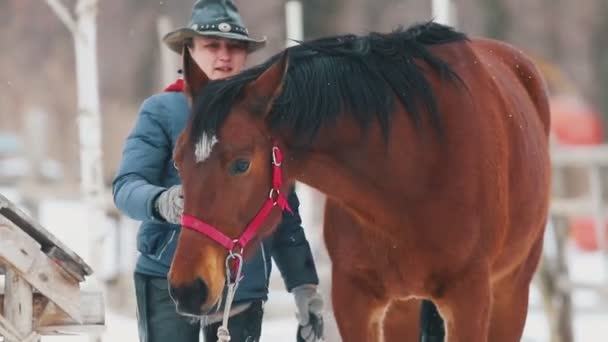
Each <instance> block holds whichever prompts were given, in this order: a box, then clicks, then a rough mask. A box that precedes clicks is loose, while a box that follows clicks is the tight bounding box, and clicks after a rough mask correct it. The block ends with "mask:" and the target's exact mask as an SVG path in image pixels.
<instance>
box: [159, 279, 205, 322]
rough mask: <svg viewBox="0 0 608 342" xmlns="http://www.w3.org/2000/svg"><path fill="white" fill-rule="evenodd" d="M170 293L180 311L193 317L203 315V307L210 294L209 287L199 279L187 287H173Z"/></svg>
mask: <svg viewBox="0 0 608 342" xmlns="http://www.w3.org/2000/svg"><path fill="white" fill-rule="evenodd" d="M169 291H170V294H171V297H173V299H174V300H175V301H176V303H177V309H178V311H180V312H183V313H188V314H192V315H199V314H201V307H202V306H203V304H204V303H205V301H207V296H208V294H209V290H208V289H207V285H205V283H204V282H203V281H202V280H201V279H198V278H197V279H196V280H195V281H193V282H192V283H190V284H188V285H186V286H181V287H173V286H171V288H170V289H169Z"/></svg>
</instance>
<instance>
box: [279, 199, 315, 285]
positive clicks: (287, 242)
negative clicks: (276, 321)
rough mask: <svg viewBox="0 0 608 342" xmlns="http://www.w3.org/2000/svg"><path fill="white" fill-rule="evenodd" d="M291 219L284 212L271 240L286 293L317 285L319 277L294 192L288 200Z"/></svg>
mask: <svg viewBox="0 0 608 342" xmlns="http://www.w3.org/2000/svg"><path fill="white" fill-rule="evenodd" d="M287 201H288V202H289V206H290V207H291V209H292V210H293V215H292V214H290V213H288V212H284V213H283V220H282V221H281V223H280V224H279V227H278V228H277V230H276V232H275V234H274V237H273V249H272V256H273V258H274V261H275V263H276V264H277V266H278V268H279V270H280V271H281V275H282V277H283V281H284V282H285V287H287V291H289V292H291V290H292V289H293V288H294V287H297V286H300V285H304V284H318V283H319V277H318V276H317V269H316V266H315V262H314V259H313V256H312V253H311V251H310V245H309V244H308V240H306V236H305V235H304V229H302V219H301V218H300V212H299V210H298V207H299V206H300V203H299V200H298V197H297V195H296V193H295V191H293V190H292V191H291V192H290V193H289V196H288V197H287Z"/></svg>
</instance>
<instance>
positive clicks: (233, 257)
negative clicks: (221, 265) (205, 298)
mask: <svg viewBox="0 0 608 342" xmlns="http://www.w3.org/2000/svg"><path fill="white" fill-rule="evenodd" d="M231 261H234V262H236V274H235V277H234V278H233V277H232V271H231V269H230V262H231ZM242 269H243V256H242V255H241V253H234V252H232V251H230V253H229V254H228V256H227V257H226V287H227V289H226V305H225V306H224V317H223V318H222V325H221V326H220V327H219V328H218V329H217V342H230V332H229V331H228V319H229V318H230V309H231V307H232V301H233V300H234V295H235V293H236V289H237V288H238V287H239V282H240V281H241V270H242Z"/></svg>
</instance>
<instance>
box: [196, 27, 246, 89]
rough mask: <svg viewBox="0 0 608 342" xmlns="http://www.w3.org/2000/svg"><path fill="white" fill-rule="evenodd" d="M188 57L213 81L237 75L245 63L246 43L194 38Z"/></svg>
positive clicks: (221, 39)
mask: <svg viewBox="0 0 608 342" xmlns="http://www.w3.org/2000/svg"><path fill="white" fill-rule="evenodd" d="M189 49H190V55H191V56H192V58H193V59H194V61H196V64H198V66H199V67H200V68H201V69H202V70H203V71H204V72H205V74H207V77H209V79H212V80H215V79H219V78H224V77H228V76H232V75H235V74H237V73H238V72H239V71H241V69H243V67H244V66H245V62H247V42H244V41H239V40H235V39H227V38H219V37H203V36H195V37H193V39H192V47H190V48H189Z"/></svg>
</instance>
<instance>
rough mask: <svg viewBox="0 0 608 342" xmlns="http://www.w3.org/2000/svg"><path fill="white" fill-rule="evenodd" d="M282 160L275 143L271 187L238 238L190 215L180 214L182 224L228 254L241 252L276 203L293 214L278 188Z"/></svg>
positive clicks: (280, 178)
mask: <svg viewBox="0 0 608 342" xmlns="http://www.w3.org/2000/svg"><path fill="white" fill-rule="evenodd" d="M282 162H283V155H282V154H281V150H280V149H279V147H278V146H277V144H276V143H273V146H272V188H270V193H269V194H268V199H267V200H266V201H265V202H264V205H263V206H262V208H261V209H260V211H258V213H257V214H256V215H255V217H254V218H253V219H252V220H251V222H249V225H247V227H246V228H245V230H244V231H243V233H242V234H241V236H240V237H239V238H238V239H232V238H230V237H229V236H227V235H226V234H224V233H222V232H221V231H219V230H218V229H217V228H215V227H213V226H212V225H210V224H207V223H205V222H203V221H201V220H200V219H198V218H196V217H194V216H190V215H188V214H183V215H182V226H183V227H185V228H188V229H192V230H195V231H197V232H199V233H201V234H203V235H205V236H207V237H208V238H210V239H211V240H213V241H215V242H217V243H218V244H220V245H221V246H222V247H224V248H225V249H227V250H228V252H229V254H230V255H232V254H233V253H234V254H243V249H244V248H245V246H247V244H248V243H249V242H250V241H251V240H252V239H253V237H254V236H255V234H256V233H257V231H258V229H259V228H260V227H261V225H262V223H263V222H264V220H266V218H267V217H268V215H269V214H270V212H271V210H272V208H274V207H275V206H277V205H278V207H279V208H281V210H283V211H288V212H290V213H292V214H293V212H292V210H291V208H290V207H289V204H288V203H287V200H286V199H285V196H284V195H283V194H282V193H281V192H280V188H281V186H282V185H283V177H282V173H281V164H282Z"/></svg>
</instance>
